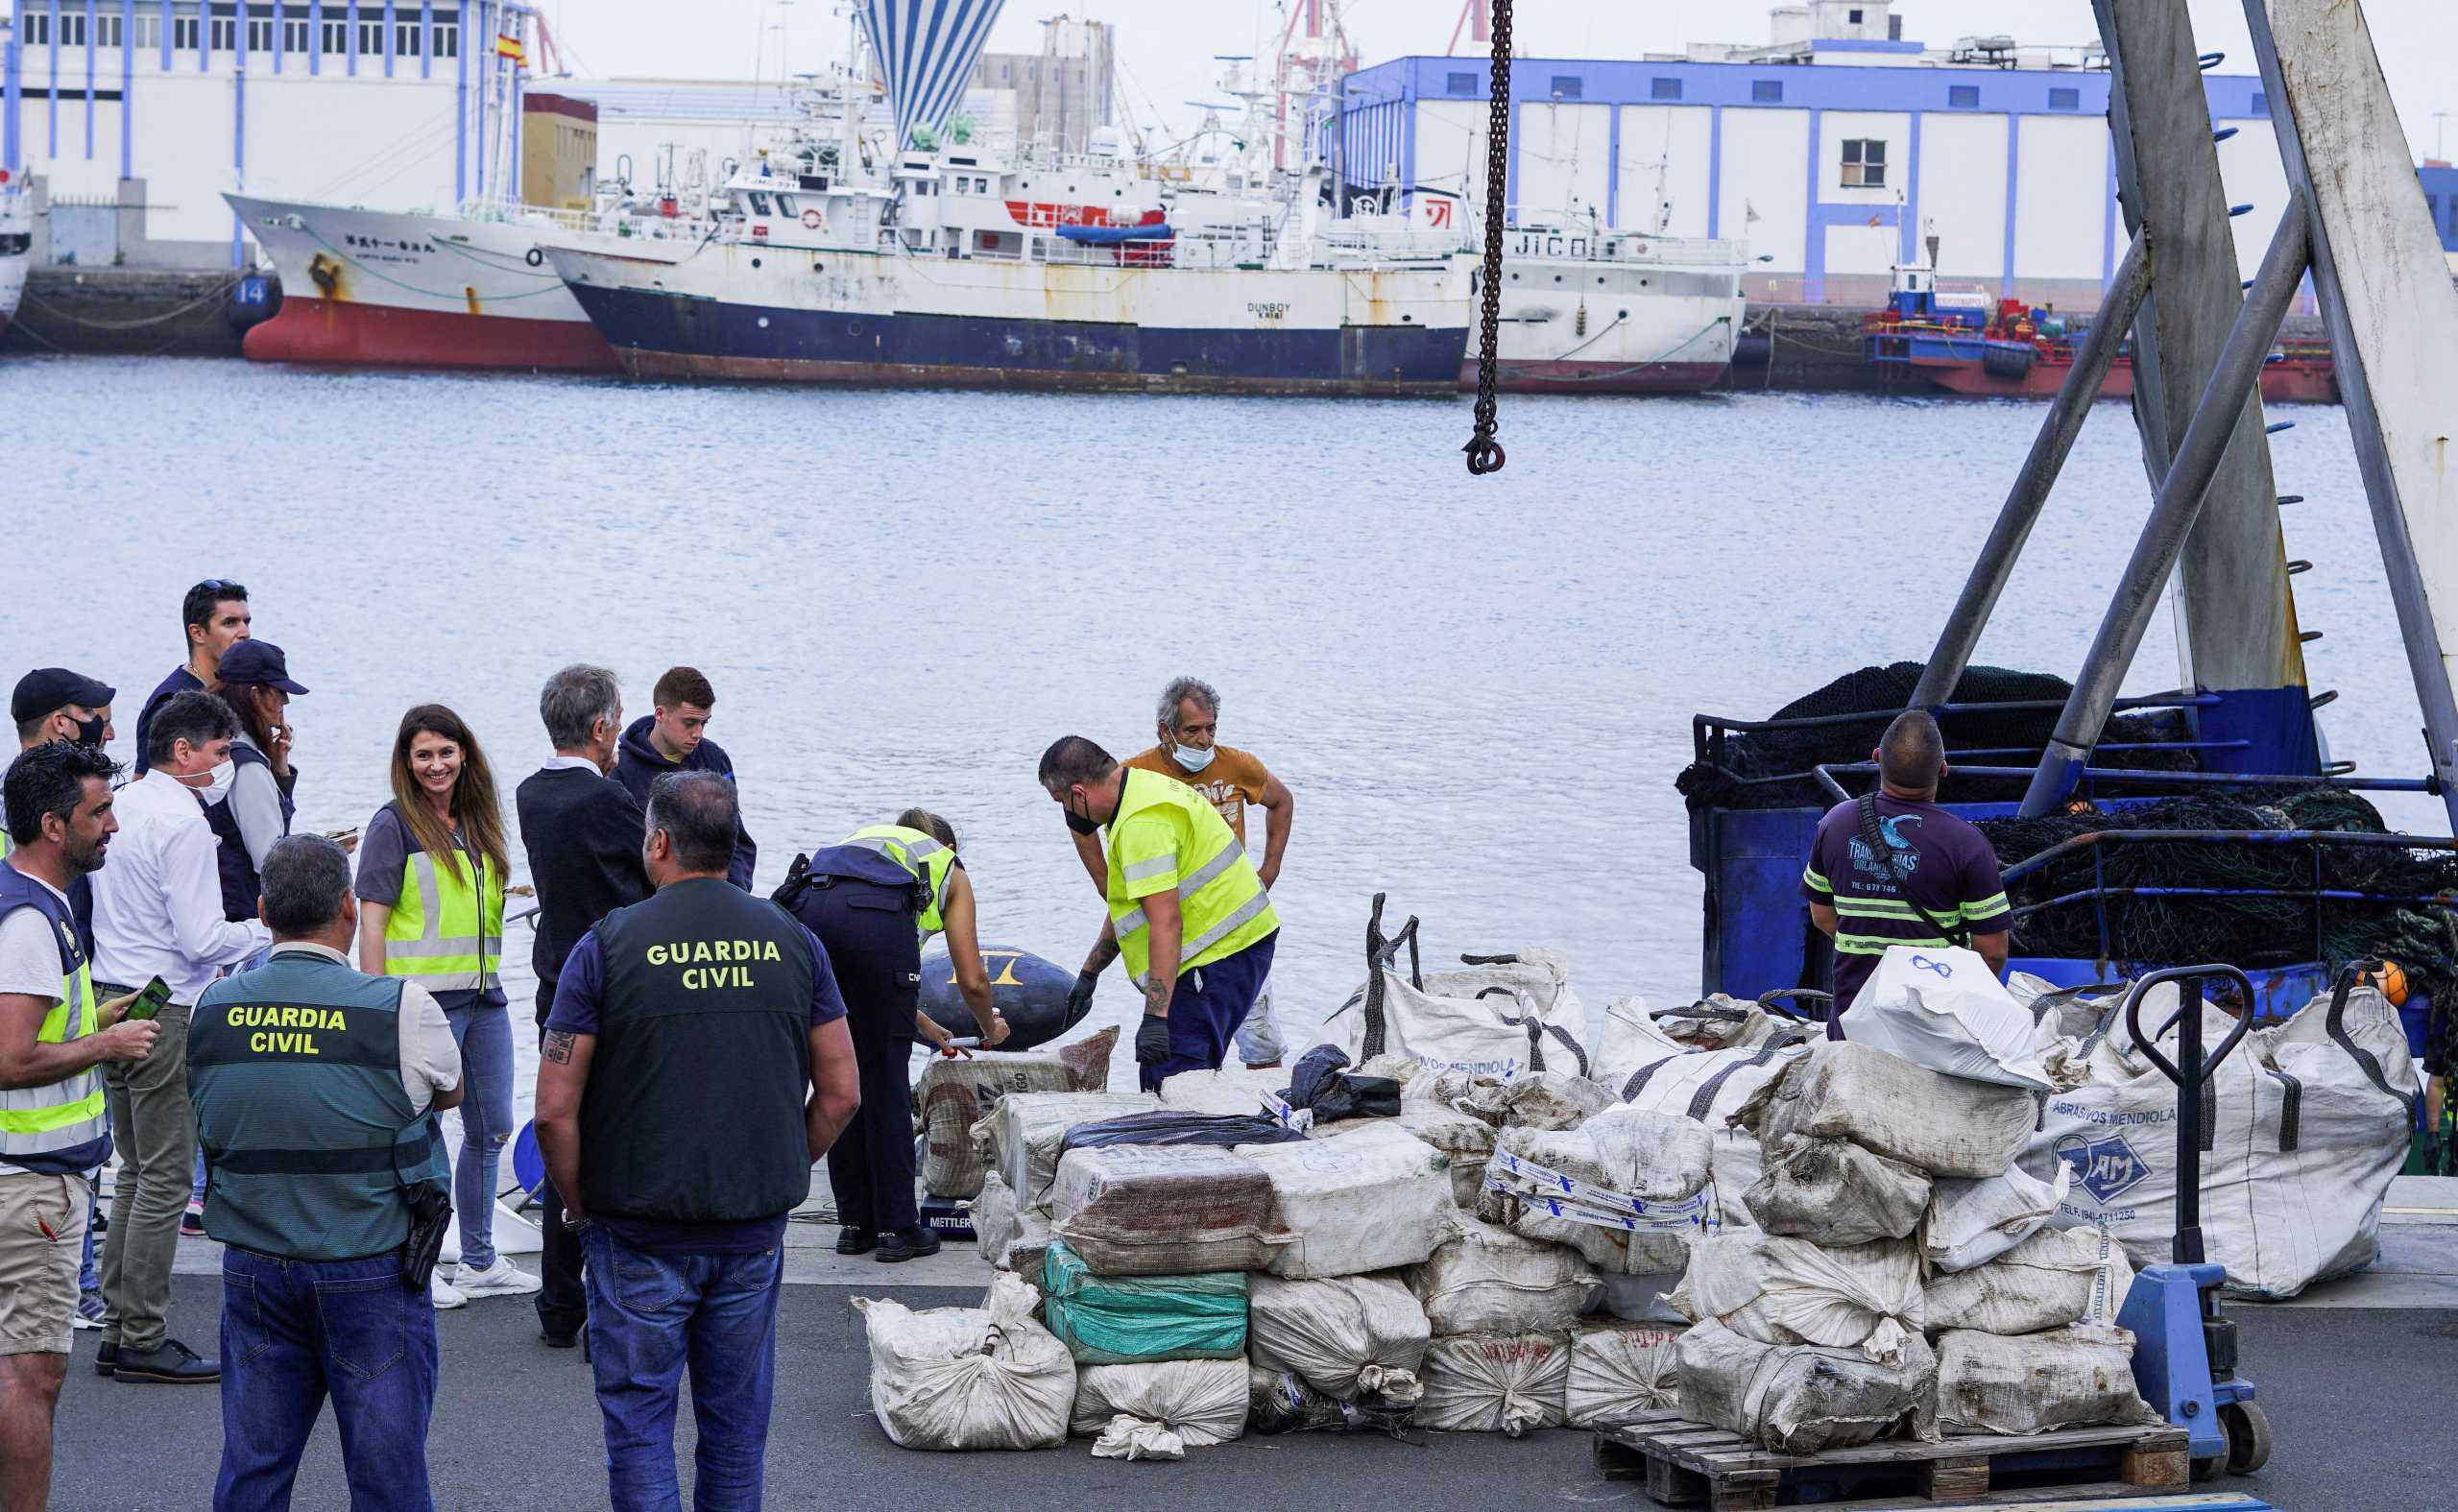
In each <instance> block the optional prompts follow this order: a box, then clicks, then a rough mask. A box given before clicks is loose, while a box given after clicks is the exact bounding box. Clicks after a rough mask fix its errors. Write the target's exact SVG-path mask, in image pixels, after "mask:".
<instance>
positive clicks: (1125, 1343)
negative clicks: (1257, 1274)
mask: <svg viewBox="0 0 2458 1512" xmlns="http://www.w3.org/2000/svg"><path fill="white" fill-rule="evenodd" d="M1042 1293H1043V1302H1042V1317H1043V1319H1044V1321H1046V1322H1047V1323H1048V1326H1049V1332H1052V1333H1055V1334H1057V1335H1058V1338H1059V1342H1061V1343H1063V1344H1065V1345H1066V1346H1067V1349H1068V1353H1070V1354H1072V1355H1073V1356H1075V1361H1076V1363H1077V1364H1081V1365H1138V1364H1147V1363H1150V1362H1152V1361H1154V1360H1164V1359H1241V1360H1242V1359H1244V1358H1245V1357H1246V1277H1245V1273H1244V1272H1242V1271H1234V1270H1230V1271H1211V1272H1207V1273H1204V1274H1200V1275H1193V1276H1096V1275H1094V1274H1093V1273H1092V1272H1091V1271H1090V1270H1088V1269H1087V1268H1085V1265H1084V1261H1083V1260H1081V1259H1080V1258H1079V1257H1077V1256H1076V1254H1075V1253H1074V1252H1073V1251H1072V1250H1070V1249H1069V1248H1068V1247H1067V1246H1066V1244H1065V1243H1063V1242H1061V1243H1055V1244H1052V1245H1050V1247H1049V1253H1048V1258H1047V1259H1046V1260H1044V1262H1043V1271H1042Z"/></svg>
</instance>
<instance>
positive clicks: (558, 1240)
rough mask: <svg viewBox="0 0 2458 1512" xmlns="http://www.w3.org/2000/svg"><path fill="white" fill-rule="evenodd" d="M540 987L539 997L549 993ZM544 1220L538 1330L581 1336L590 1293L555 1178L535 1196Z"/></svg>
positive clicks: (540, 1236) (541, 1225) (542, 1034)
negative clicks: (582, 1279)
mask: <svg viewBox="0 0 2458 1512" xmlns="http://www.w3.org/2000/svg"><path fill="white" fill-rule="evenodd" d="M552 991H553V989H552V988H551V987H543V986H542V987H541V988H540V989H539V996H546V995H547V994H548V993H550V992H552ZM538 1043H539V1044H540V1046H541V1047H543V1046H544V1044H545V1043H546V1031H545V1029H544V1027H543V1026H541V1027H540V1028H539V1030H538ZM538 1201H539V1203H540V1204H541V1205H542V1207H543V1208H544V1210H545V1213H544V1216H542V1218H540V1219H539V1222H538V1239H539V1245H540V1249H539V1254H538V1275H539V1278H540V1279H541V1280H542V1282H544V1284H543V1285H542V1286H541V1287H539V1288H538V1301H537V1304H536V1306H537V1308H538V1326H539V1327H540V1328H542V1329H543V1330H545V1331H546V1332H549V1333H551V1334H553V1335H555V1336H556V1337H557V1338H564V1337H566V1336H568V1335H570V1334H573V1333H576V1332H580V1326H581V1325H582V1324H583V1323H586V1322H588V1321H589V1291H588V1289H587V1287H586V1286H585V1285H584V1284H582V1281H581V1248H580V1239H579V1238H578V1236H575V1235H574V1234H573V1233H572V1231H571V1230H569V1229H567V1228H565V1227H564V1199H563V1194H562V1193H560V1192H558V1191H556V1190H555V1182H554V1178H552V1177H548V1178H547V1180H546V1185H545V1187H544V1188H542V1190H540V1192H539V1194H538Z"/></svg>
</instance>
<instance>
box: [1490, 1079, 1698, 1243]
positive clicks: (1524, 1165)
mask: <svg viewBox="0 0 2458 1512" xmlns="http://www.w3.org/2000/svg"><path fill="white" fill-rule="evenodd" d="M1712 1154H1713V1139H1712V1136H1710V1135H1709V1133H1708V1132H1707V1129H1706V1126H1705V1125H1703V1124H1699V1123H1694V1122H1692V1121H1690V1120H1689V1119H1686V1118H1677V1117H1674V1116H1669V1115H1665V1114H1656V1113H1649V1112H1646V1111H1644V1110H1641V1109H1636V1108H1612V1109H1608V1110H1606V1111H1605V1112H1603V1113H1601V1114H1598V1115H1597V1116H1595V1117H1593V1118H1590V1119H1588V1120H1587V1122H1586V1123H1584V1124H1582V1125H1580V1126H1579V1127H1578V1128H1577V1129H1572V1130H1568V1131H1564V1132H1560V1133H1551V1132H1546V1131H1541V1130H1535V1129H1525V1128H1518V1129H1505V1130H1504V1131H1503V1132H1502V1136H1501V1138H1500V1139H1499V1140H1496V1141H1495V1144H1494V1155H1493V1159H1492V1160H1491V1161H1490V1162H1489V1163H1488V1164H1487V1165H1486V1167H1485V1184H1486V1187H1487V1188H1488V1189H1487V1192H1486V1193H1485V1195H1484V1196H1483V1197H1482V1198H1481V1199H1480V1201H1479V1204H1478V1215H1479V1216H1481V1217H1483V1218H1485V1219H1486V1220H1487V1221H1489V1222H1507V1223H1508V1225H1509V1226H1510V1227H1511V1228H1512V1229H1514V1230H1516V1231H1517V1232H1518V1233H1520V1234H1522V1235H1525V1236H1528V1237H1530V1238H1531V1239H1547V1240H1551V1241H1552V1242H1554V1243H1556V1244H1567V1245H1569V1246H1571V1247H1572V1248H1573V1249H1576V1250H1578V1252H1579V1253H1580V1254H1581V1255H1583V1256H1585V1257H1587V1259H1588V1260H1589V1262H1590V1263H1592V1264H1594V1265H1595V1266H1597V1267H1598V1268H1599V1269H1600V1270H1603V1271H1609V1272H1613V1273H1616V1274H1619V1275H1625V1276H1653V1275H1661V1274H1666V1273H1669V1272H1673V1271H1678V1270H1680V1269H1681V1268H1682V1266H1683V1265H1684V1264H1685V1263H1686V1262H1687V1260H1688V1253H1689V1244H1690V1242H1691V1240H1692V1238H1693V1237H1694V1236H1697V1235H1699V1234H1700V1233H1703V1232H1705V1230H1706V1228H1707V1225H1708V1222H1709V1220H1710V1219H1712V1218H1713V1217H1714V1215H1715V1206H1716V1204H1715V1194H1714V1192H1713V1191H1712V1190H1710V1189H1709V1185H1708V1184H1709V1177H1710V1162H1711V1160H1712Z"/></svg>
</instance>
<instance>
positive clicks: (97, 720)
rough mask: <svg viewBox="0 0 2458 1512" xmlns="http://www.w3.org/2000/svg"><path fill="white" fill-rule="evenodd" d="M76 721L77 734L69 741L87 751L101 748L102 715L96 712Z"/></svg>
mask: <svg viewBox="0 0 2458 1512" xmlns="http://www.w3.org/2000/svg"><path fill="white" fill-rule="evenodd" d="M76 723H77V735H76V738H75V739H74V740H73V741H71V742H70V743H71V744H73V745H80V746H84V748H85V749H86V750H88V751H100V750H101V749H102V748H103V716H102V715H100V714H96V715H95V716H94V717H93V718H91V719H81V720H78V721H77V722H76Z"/></svg>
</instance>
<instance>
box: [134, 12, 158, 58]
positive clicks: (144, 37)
mask: <svg viewBox="0 0 2458 1512" xmlns="http://www.w3.org/2000/svg"><path fill="white" fill-rule="evenodd" d="M161 45H162V12H159V11H139V12H136V47H137V50H138V51H139V52H149V53H150V52H152V51H154V50H155V49H157V48H158V47H160V46H161Z"/></svg>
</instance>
